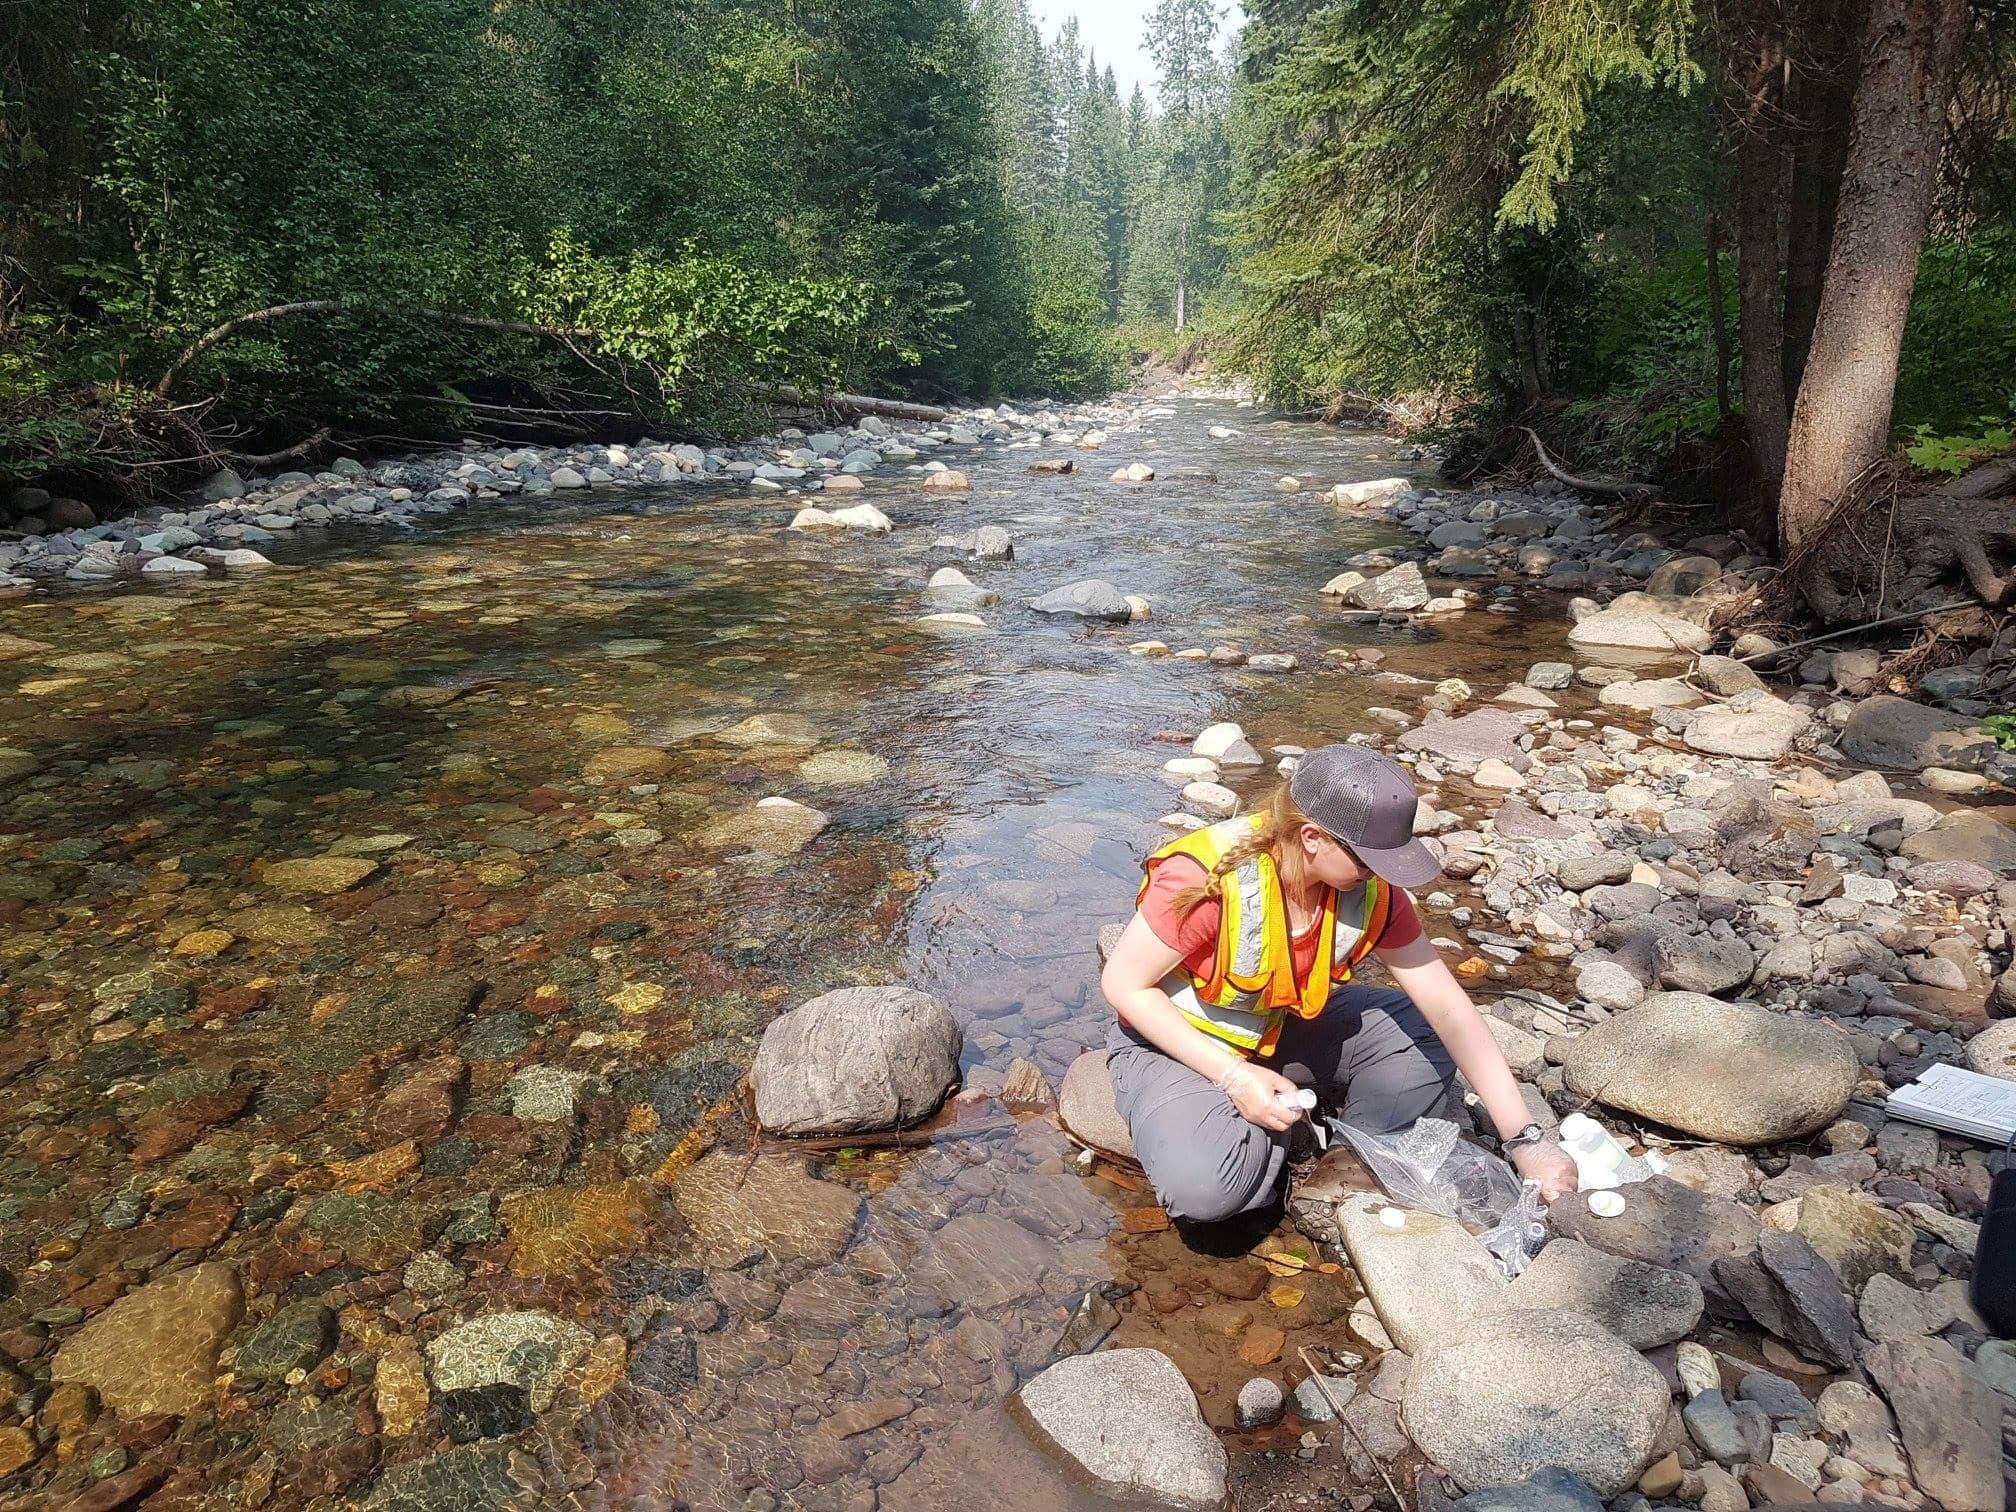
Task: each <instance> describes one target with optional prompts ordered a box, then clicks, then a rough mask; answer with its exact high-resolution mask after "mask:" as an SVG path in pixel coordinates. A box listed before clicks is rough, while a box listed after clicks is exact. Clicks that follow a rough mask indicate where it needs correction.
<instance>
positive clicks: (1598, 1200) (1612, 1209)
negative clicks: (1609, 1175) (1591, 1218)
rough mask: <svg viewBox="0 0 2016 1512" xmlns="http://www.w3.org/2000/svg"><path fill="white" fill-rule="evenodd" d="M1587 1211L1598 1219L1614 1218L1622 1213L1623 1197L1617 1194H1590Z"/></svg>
mask: <svg viewBox="0 0 2016 1512" xmlns="http://www.w3.org/2000/svg"><path fill="white" fill-rule="evenodd" d="M1589 1211H1590V1212H1592V1213H1594V1214H1595V1215H1596V1216H1597V1217H1598V1218H1615V1217H1617V1216H1618V1215H1619V1214H1620V1213H1622V1212H1623V1211H1624V1197H1623V1194H1622V1193H1619V1192H1591V1193H1590V1194H1589Z"/></svg>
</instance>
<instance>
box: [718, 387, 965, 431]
mask: <svg viewBox="0 0 2016 1512" xmlns="http://www.w3.org/2000/svg"><path fill="white" fill-rule="evenodd" d="M748 392H749V394H750V395H751V397H753V398H759V399H766V400H768V401H770V402H771V403H775V404H786V405H798V406H801V407H803V408H805V409H817V410H828V411H831V412H832V413H834V414H836V415H851V416H861V415H874V416H876V417H877V418H879V419H883V420H910V421H914V422H916V423H917V424H919V425H936V424H938V423H940V422H942V421H945V420H949V419H951V418H952V412H951V411H950V410H942V409H939V408H938V407H937V406H936V405H934V404H913V403H912V402H911V401H909V400H908V399H877V398H875V397H874V396H873V395H871V394H828V395H826V396H825V397H824V398H823V399H822V398H819V397H816V396H814V395H811V394H807V393H805V392H804V391H803V390H802V389H798V388H794V387H793V386H792V385H790V384H788V383H776V384H771V385H770V386H768V387H767V388H762V389H757V388H753V387H752V388H750V389H749V390H748Z"/></svg>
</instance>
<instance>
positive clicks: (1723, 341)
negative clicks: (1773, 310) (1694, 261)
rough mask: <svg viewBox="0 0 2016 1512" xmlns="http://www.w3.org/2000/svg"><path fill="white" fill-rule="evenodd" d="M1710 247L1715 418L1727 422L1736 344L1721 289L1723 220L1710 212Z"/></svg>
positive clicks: (1730, 412)
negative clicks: (1731, 333)
mask: <svg viewBox="0 0 2016 1512" xmlns="http://www.w3.org/2000/svg"><path fill="white" fill-rule="evenodd" d="M1705 240H1706V242H1707V251H1708V329H1709V330H1710V331H1711V332H1712V333H1713V334H1714V337H1715V418H1716V420H1717V421H1718V422H1720V423H1725V424H1726V423H1727V421H1728V419H1729V417H1730V416H1731V415H1733V414H1735V413H1736V399H1735V389H1734V385H1732V384H1731V382H1730V380H1729V372H1730V369H1731V368H1732V367H1733V366H1734V365H1735V362H1736V352H1735V345H1734V343H1733V342H1731V341H1730V339H1729V299H1728V296H1727V295H1725V294H1724V293H1723V292H1722V220H1721V217H1720V216H1718V215H1716V213H1715V212H1714V211H1713V210H1710V211H1709V212H1708V227H1707V235H1706V237H1705Z"/></svg>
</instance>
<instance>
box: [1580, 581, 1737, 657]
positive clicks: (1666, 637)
mask: <svg viewBox="0 0 2016 1512" xmlns="http://www.w3.org/2000/svg"><path fill="white" fill-rule="evenodd" d="M1626 597H1630V595H1626ZM1568 644H1569V645H1571V646H1598V647H1613V646H1614V647H1618V648H1621V649H1624V650H1631V651H1670V652H1672V653H1673V654H1674V655H1676V656H1677V655H1682V654H1688V655H1692V654H1694V653H1696V652H1701V651H1706V650H1707V649H1708V646H1709V635H1708V632H1707V631H1706V630H1703V629H1702V628H1701V627H1700V626H1699V625H1697V624H1695V623H1694V622H1693V621H1692V620H1685V619H1682V618H1680V616H1679V615H1677V614H1670V613H1667V612H1665V611H1663V610H1660V609H1656V608H1653V607H1652V606H1651V605H1650V604H1637V605H1633V606H1630V607H1626V606H1624V605H1623V604H1622V602H1621V601H1620V602H1619V603H1617V604H1613V605H1611V607H1610V608H1608V609H1599V610H1598V611H1597V612H1596V613H1594V614H1592V615H1589V616H1588V617H1586V618H1584V619H1582V620H1579V621H1577V622H1576V625H1575V628H1574V629H1572V630H1570V631H1569V632H1568Z"/></svg>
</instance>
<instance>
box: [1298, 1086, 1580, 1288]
mask: <svg viewBox="0 0 2016 1512" xmlns="http://www.w3.org/2000/svg"><path fill="white" fill-rule="evenodd" d="M1326 1122H1327V1123H1328V1124H1329V1125H1330V1128H1331V1130H1332V1131H1333V1132H1334V1133H1335V1134H1337V1135H1338V1136H1339V1137H1340V1138H1343V1139H1348V1140H1349V1141H1350V1142H1351V1147H1352V1148H1353V1149H1355V1150H1356V1151H1357V1152H1358V1154H1359V1156H1360V1158H1361V1159H1363V1160H1364V1162H1365V1164H1366V1165H1367V1166H1369V1167H1371V1170H1372V1174H1373V1175H1374V1176H1376V1177H1378V1178H1379V1184H1380V1185H1381V1186H1383V1187H1384V1188H1385V1189H1386V1194H1387V1195H1388V1196H1389V1197H1391V1198H1392V1199H1393V1200H1394V1201H1395V1202H1397V1203H1399V1204H1400V1205H1401V1206H1403V1207H1411V1208H1418V1209H1420V1210H1421V1211H1423V1212H1428V1213H1440V1214H1442V1215H1443V1216H1444V1217H1445V1218H1454V1219H1455V1220H1456V1221H1457V1222H1458V1223H1460V1224H1462V1225H1463V1227H1464V1228H1466V1229H1468V1230H1469V1231H1470V1232H1471V1233H1473V1234H1475V1235H1476V1236H1477V1238H1478V1239H1479V1241H1481V1242H1482V1244H1483V1245H1484V1247H1485V1248H1486V1249H1487V1250H1489V1251H1490V1252H1491V1254H1492V1257H1493V1258H1494V1259H1496V1260H1497V1262H1498V1264H1499V1267H1500V1268H1501V1269H1502V1270H1503V1271H1504V1272H1505V1274H1506V1275H1507V1276H1516V1275H1518V1274H1519V1273H1520V1272H1521V1271H1523V1270H1525V1269H1526V1267H1527V1266H1529V1265H1531V1264H1532V1263H1533V1261H1534V1258H1535V1257H1536V1256H1538V1255H1539V1253H1540V1248H1541V1246H1542V1245H1544V1244H1545V1243H1546V1242H1547V1207H1546V1204H1545V1203H1544V1202H1542V1201H1541V1199H1540V1187H1539V1184H1538V1183H1537V1182H1531V1181H1523V1180H1521V1179H1520V1177H1519V1174H1518V1173H1517V1172H1516V1171H1514V1170H1513V1169H1512V1167H1510V1166H1509V1165H1507V1164H1506V1163H1505V1162H1504V1161H1502V1160H1500V1159H1499V1158H1498V1157H1497V1156H1495V1155H1493V1154H1491V1153H1490V1152H1489V1151H1487V1150H1484V1149H1481V1148H1480V1147H1478V1146H1477V1145H1474V1144H1472V1143H1471V1142H1470V1141H1469V1140H1467V1139H1464V1138H1463V1137H1462V1134H1461V1131H1460V1130H1458V1129H1457V1127H1456V1125H1454V1124H1453V1123H1450V1122H1448V1121H1447V1120H1445V1119H1440V1118H1423V1119H1420V1120H1418V1121H1417V1122H1416V1123H1415V1124H1414V1125H1413V1127H1412V1128H1408V1129H1402V1130H1401V1131H1400V1132H1399V1133H1397V1134H1369V1133H1367V1132H1366V1131H1365V1130H1363V1129H1356V1128H1353V1127H1352V1126H1351V1125H1350V1124H1347V1123H1345V1122H1344V1121H1343V1120H1342V1119H1338V1118H1331V1119H1327V1120H1326Z"/></svg>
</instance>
